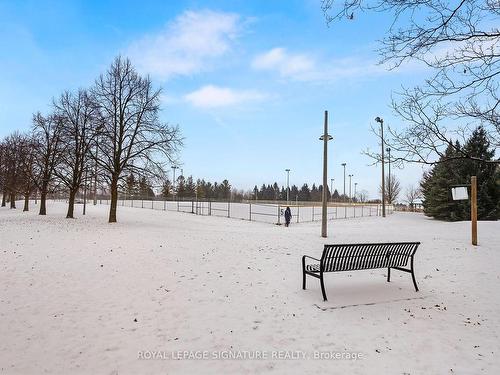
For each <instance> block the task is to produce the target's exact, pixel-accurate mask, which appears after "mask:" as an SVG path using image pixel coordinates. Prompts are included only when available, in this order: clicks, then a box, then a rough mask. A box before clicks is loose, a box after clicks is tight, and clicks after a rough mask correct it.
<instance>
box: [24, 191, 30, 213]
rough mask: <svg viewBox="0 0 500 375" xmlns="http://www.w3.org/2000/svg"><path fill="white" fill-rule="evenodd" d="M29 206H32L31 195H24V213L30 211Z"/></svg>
mask: <svg viewBox="0 0 500 375" xmlns="http://www.w3.org/2000/svg"><path fill="white" fill-rule="evenodd" d="M29 205H30V195H29V193H28V194H25V195H24V208H23V212H27V211H29V210H30V208H29Z"/></svg>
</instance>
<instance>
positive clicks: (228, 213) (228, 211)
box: [227, 201, 231, 217]
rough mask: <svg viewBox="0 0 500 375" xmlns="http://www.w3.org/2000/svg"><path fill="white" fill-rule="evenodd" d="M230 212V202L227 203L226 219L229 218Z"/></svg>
mask: <svg viewBox="0 0 500 375" xmlns="http://www.w3.org/2000/svg"><path fill="white" fill-rule="evenodd" d="M230 210H231V201H227V217H231V214H230Z"/></svg>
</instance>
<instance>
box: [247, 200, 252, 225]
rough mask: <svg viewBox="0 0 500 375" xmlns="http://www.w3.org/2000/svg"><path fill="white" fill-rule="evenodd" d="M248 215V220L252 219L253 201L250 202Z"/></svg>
mask: <svg viewBox="0 0 500 375" xmlns="http://www.w3.org/2000/svg"><path fill="white" fill-rule="evenodd" d="M248 216H249V219H248V220H249V221H252V202H250V204H249V214H248Z"/></svg>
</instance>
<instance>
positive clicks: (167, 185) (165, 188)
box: [161, 179, 172, 198]
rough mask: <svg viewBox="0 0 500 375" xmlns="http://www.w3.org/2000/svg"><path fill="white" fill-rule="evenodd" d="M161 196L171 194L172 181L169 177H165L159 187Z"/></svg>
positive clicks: (167, 196)
mask: <svg viewBox="0 0 500 375" xmlns="http://www.w3.org/2000/svg"><path fill="white" fill-rule="evenodd" d="M161 196H162V197H163V198H170V197H171V196H172V183H171V182H170V180H169V179H166V180H165V181H164V182H163V185H162V187H161Z"/></svg>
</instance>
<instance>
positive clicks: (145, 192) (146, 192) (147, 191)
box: [139, 176, 155, 198]
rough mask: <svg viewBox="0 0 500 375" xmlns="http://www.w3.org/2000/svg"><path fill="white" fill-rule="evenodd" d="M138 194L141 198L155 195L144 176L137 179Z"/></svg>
mask: <svg viewBox="0 0 500 375" xmlns="http://www.w3.org/2000/svg"><path fill="white" fill-rule="evenodd" d="M139 195H140V196H141V198H154V196H155V193H154V191H153V189H152V187H151V184H150V183H149V181H148V180H147V179H146V177H144V176H143V177H142V178H141V180H140V181H139Z"/></svg>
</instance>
